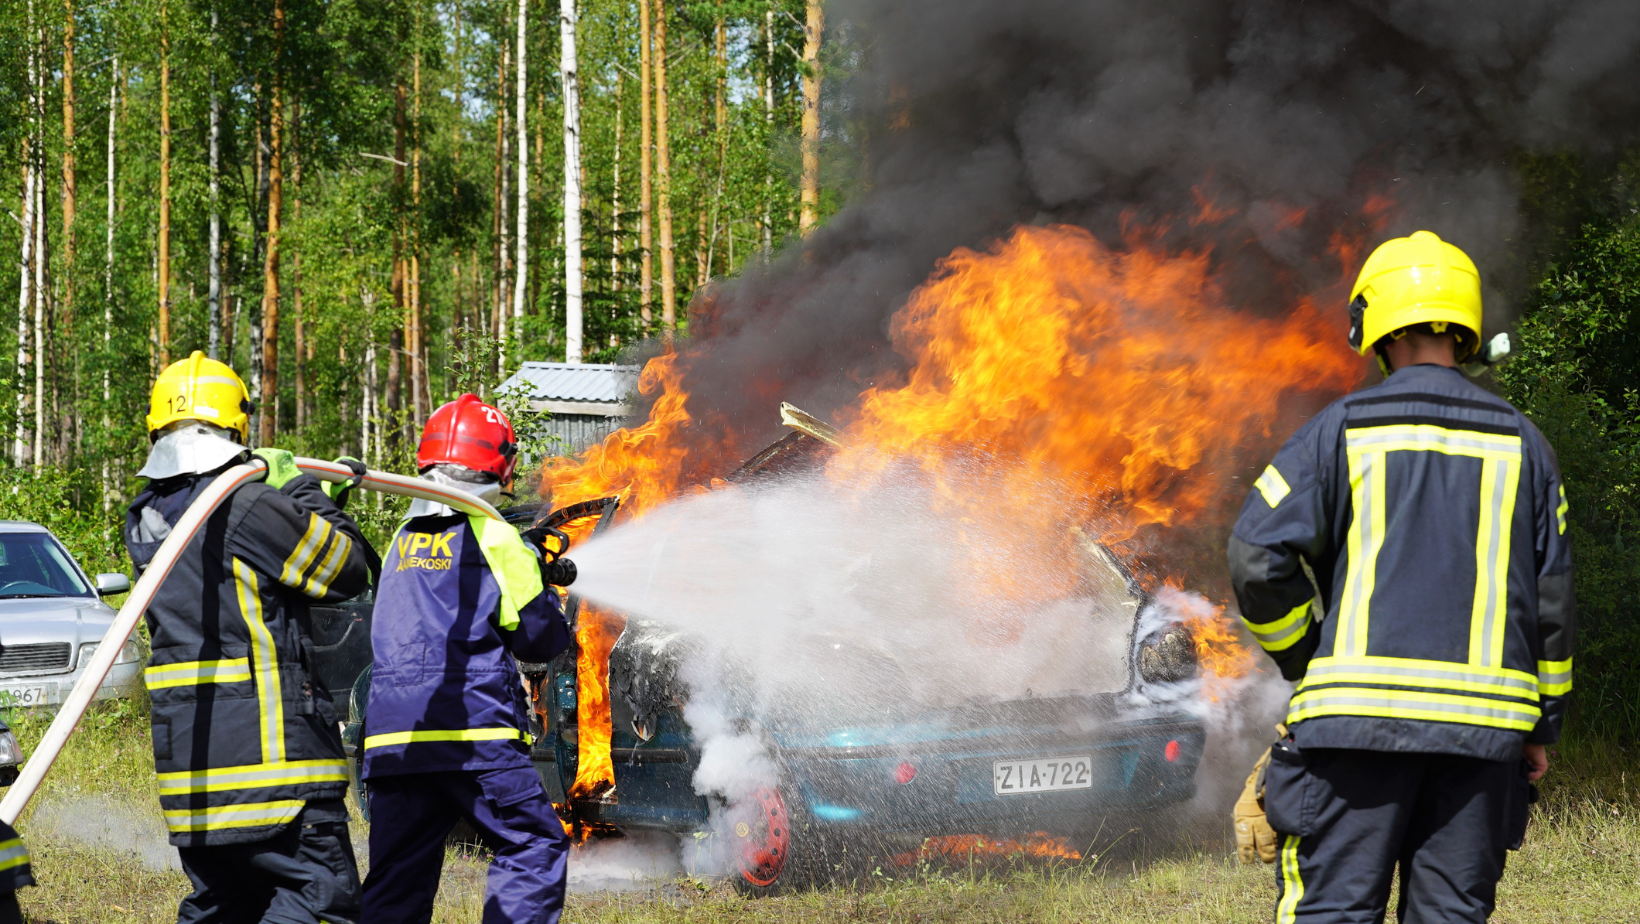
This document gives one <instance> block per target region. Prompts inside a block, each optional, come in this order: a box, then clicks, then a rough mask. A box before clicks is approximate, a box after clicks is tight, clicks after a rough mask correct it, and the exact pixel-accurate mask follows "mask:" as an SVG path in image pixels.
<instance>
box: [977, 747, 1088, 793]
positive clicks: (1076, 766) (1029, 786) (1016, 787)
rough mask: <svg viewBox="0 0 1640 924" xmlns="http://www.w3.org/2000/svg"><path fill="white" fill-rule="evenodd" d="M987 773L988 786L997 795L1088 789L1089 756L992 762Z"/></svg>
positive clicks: (1079, 755) (1076, 755)
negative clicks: (990, 783) (989, 780)
mask: <svg viewBox="0 0 1640 924" xmlns="http://www.w3.org/2000/svg"><path fill="white" fill-rule="evenodd" d="M991 776H992V785H993V786H994V787H995V790H996V794H997V795H999V796H1012V795H1017V794H1019V793H1028V792H1060V791H1062V790H1066V789H1092V788H1093V755H1091V754H1075V755H1072V756H1069V757H1048V758H1043V759H1041V760H998V761H993V762H992V764H991Z"/></svg>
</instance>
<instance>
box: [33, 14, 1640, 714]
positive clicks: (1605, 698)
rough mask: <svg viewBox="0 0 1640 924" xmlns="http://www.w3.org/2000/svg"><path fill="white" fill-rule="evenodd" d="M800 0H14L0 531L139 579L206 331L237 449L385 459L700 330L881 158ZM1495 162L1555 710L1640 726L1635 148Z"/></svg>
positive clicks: (839, 63)
mask: <svg viewBox="0 0 1640 924" xmlns="http://www.w3.org/2000/svg"><path fill="white" fill-rule="evenodd" d="M819 12H820V8H819V4H818V3H808V2H803V0H688V2H673V3H666V2H664V0H581V2H579V3H578V4H577V3H575V2H574V0H560V2H559V3H557V4H548V3H544V2H541V0H522V7H521V6H520V3H519V2H518V0H256V2H248V0H120V2H106V0H105V2H102V3H88V2H85V0H62V2H51V0H5V2H4V3H0V193H3V198H0V254H4V255H6V260H5V266H4V270H3V271H0V306H4V307H5V309H6V312H7V314H9V308H10V306H12V305H16V306H17V312H16V315H15V323H5V324H0V517H3V518H21V519H32V520H36V521H39V522H42V523H45V524H46V525H48V526H50V527H52V528H53V529H54V530H55V531H56V532H57V533H58V534H59V535H60V536H62V537H63V538H64V539H65V540H66V541H68V542H69V544H70V546H71V547H72V548H73V549H74V551H75V552H76V554H79V555H81V556H82V561H83V563H84V564H85V565H86V567H87V568H88V569H91V570H111V571H122V570H125V567H124V565H125V562H124V561H123V560H122V559H121V557H120V545H119V542H118V537H117V532H116V531H115V528H114V527H115V524H117V522H118V518H119V516H120V515H121V513H122V512H123V504H124V502H125V501H126V500H128V499H129V498H130V497H131V496H132V495H133V493H134V491H135V489H136V488H137V487H138V482H137V481H136V480H135V479H134V478H132V477H131V474H130V473H131V472H133V471H135V469H136V468H137V467H138V466H139V465H140V460H141V459H142V457H143V455H144V453H145V448H146V442H147V441H146V427H145V424H144V415H145V413H146V410H147V398H148V391H149V387H150V384H151V382H152V380H153V376H154V374H156V373H157V372H158V370H159V369H160V368H162V367H163V365H164V364H165V363H166V362H168V361H171V360H176V359H181V358H184V357H186V356H187V355H188V352H189V351H191V350H194V349H201V350H205V351H207V352H209V353H211V354H213V355H217V356H219V357H220V358H221V359H222V360H223V361H225V362H229V363H230V364H232V365H233V366H234V367H235V368H236V369H238V370H240V371H241V372H242V373H245V374H246V378H247V381H248V383H249V384H250V387H251V390H252V393H253V396H255V397H256V398H257V399H258V400H257V405H258V406H257V411H256V414H255V416H254V417H253V422H252V441H253V442H256V443H260V444H265V445H279V446H281V447H285V448H290V449H294V450H297V451H299V452H302V453H304V454H311V455H318V456H326V457H328V456H333V455H337V454H340V453H349V454H354V455H358V456H361V457H363V458H366V459H368V460H369V461H370V462H371V463H372V464H373V465H376V466H381V467H386V468H391V469H397V470H405V469H406V468H408V466H407V464H406V463H407V461H408V459H407V458H406V456H407V453H408V452H410V451H411V450H412V448H413V441H414V433H415V432H416V430H417V429H418V428H419V424H420V422H421V421H423V420H425V417H426V415H427V413H429V412H430V411H431V409H432V408H435V407H437V406H438V405H439V404H440V403H442V402H443V401H445V400H448V399H449V398H451V397H454V396H455V395H457V394H460V393H461V392H463V391H469V390H471V391H476V392H479V393H481V394H488V393H489V391H490V390H491V389H492V388H493V386H494V385H495V383H497V382H499V381H500V380H501V379H502V378H504V377H505V375H506V374H507V373H508V372H509V371H510V370H511V369H515V368H516V367H517V365H518V363H519V362H521V361H524V360H564V359H565V358H566V357H572V356H575V354H576V353H577V342H578V344H579V350H578V352H579V358H580V359H582V360H584V361H587V362H608V361H613V360H615V359H617V358H627V359H632V358H635V357H641V356H643V355H647V354H649V353H652V352H653V351H654V350H655V349H657V345H658V344H660V343H663V342H665V341H666V340H668V339H673V338H685V337H687V336H688V323H689V319H688V306H689V305H690V304H691V302H692V301H693V300H694V299H695V298H696V296H697V295H698V294H700V293H702V292H709V291H710V287H711V286H712V285H713V284H714V280H719V279H722V278H724V277H727V276H731V275H733V274H735V273H737V272H738V271H739V270H740V269H742V268H743V267H744V266H746V264H747V263H748V261H763V260H768V259H771V258H772V257H773V255H774V254H775V253H776V252H777V251H779V249H780V248H781V246H782V245H783V244H784V243H785V242H787V241H789V240H791V239H792V238H794V237H796V236H798V235H800V234H801V233H802V232H803V231H804V230H806V229H807V228H809V227H811V226H813V225H814V224H815V223H817V222H821V221H824V220H825V218H826V217H827V216H828V215H830V214H832V213H834V212H835V211H836V210H837V208H838V207H839V205H840V204H841V203H842V202H843V201H845V200H846V199H847V198H848V196H849V193H850V191H851V189H852V187H853V185H854V184H856V183H858V182H860V180H858V179H857V177H860V176H864V175H865V173H866V171H864V170H861V169H859V168H860V166H861V165H859V164H857V163H855V162H854V160H853V158H856V157H857V156H858V155H857V154H855V153H853V152H854V151H855V150H857V149H858V146H856V145H851V143H850V140H849V139H850V137H851V132H853V131H855V130H856V129H855V127H854V126H853V125H852V124H851V122H850V114H849V112H847V111H846V110H845V109H844V108H842V107H841V106H837V105H834V104H831V103H830V101H829V100H828V98H827V97H826V96H825V95H824V94H823V92H822V88H823V87H824V85H825V82H826V81H827V80H830V79H835V78H838V77H841V76H846V74H847V72H848V70H849V65H850V61H851V60H853V58H854V57H855V56H857V55H860V54H864V53H867V52H868V49H866V48H864V47H863V46H862V45H861V44H860V43H859V42H857V41H855V38H854V37H853V36H851V35H849V34H848V32H847V31H846V29H833V30H832V31H831V32H826V31H824V29H823V28H822V22H821V19H820V16H819ZM521 22H522V31H521ZM566 22H567V23H569V24H570V28H569V29H568V30H566V29H565V23H566ZM566 35H568V36H573V39H574V45H575V51H576V54H575V55H574V56H573V59H572V58H571V56H570V55H568V54H567V53H566V52H567V51H568V50H569V47H570V45H569V43H566V42H565V41H564V39H565V37H566ZM822 37H823V39H824V41H823V42H822ZM646 39H647V41H646ZM566 64H568V65H569V67H568V68H567V70H568V71H569V72H571V73H573V74H574V75H575V79H573V80H570V81H566V80H565V71H566V68H565V65H566ZM520 65H522V67H521V66H520ZM566 88H570V89H573V90H574V91H575V92H573V93H569V92H566ZM566 110H567V111H566ZM520 112H522V116H523V117H522V120H520V118H519V114H520ZM805 115H807V118H806V119H805ZM577 151H578V160H579V169H576V170H570V171H566V169H565V164H566V159H568V162H570V163H574V162H575V159H576V157H577ZM1517 171H1518V177H1519V184H1520V189H1521V191H1522V194H1523V197H1522V198H1523V206H1524V209H1525V212H1526V218H1527V224H1528V227H1529V229H1530V233H1529V234H1528V235H1527V236H1526V239H1525V240H1526V243H1524V244H1522V246H1521V248H1520V254H1519V259H1520V260H1521V261H1523V263H1524V264H1525V265H1526V267H1527V272H1525V273H1522V274H1520V277H1521V278H1523V279H1525V280H1527V282H1526V283H1525V286H1524V288H1523V289H1522V290H1520V291H1516V292H1511V293H1507V295H1508V296H1509V297H1510V298H1511V299H1512V300H1513V302H1514V303H1515V304H1517V305H1519V306H1520V309H1521V315H1520V319H1519V320H1518V322H1517V323H1516V326H1515V329H1514V337H1515V344H1516V356H1515V358H1514V359H1513V360H1512V361H1511V362H1510V363H1509V364H1508V365H1506V366H1504V367H1502V368H1501V370H1500V371H1499V372H1498V373H1497V374H1496V375H1495V377H1488V378H1487V379H1485V380H1483V384H1486V385H1487V386H1488V387H1492V388H1495V389H1496V390H1498V391H1499V392H1500V393H1501V394H1503V395H1504V396H1505V397H1508V398H1509V399H1510V400H1512V401H1515V402H1516V403H1517V404H1519V405H1520V406H1522V407H1523V408H1524V409H1525V410H1526V411H1527V412H1528V414H1529V415H1531V416H1532V418H1533V419H1534V420H1535V421H1536V422H1537V423H1538V425H1539V426H1540V427H1541V428H1542V429H1543V430H1544V432H1545V434H1546V435H1547V436H1548V437H1549V439H1550V441H1551V443H1552V444H1553V445H1554V446H1555V448H1556V449H1557V451H1558V452H1559V454H1560V462H1561V466H1562V469H1563V472H1564V475H1565V479H1566V483H1567V488H1568V498H1569V500H1570V513H1569V530H1570V532H1571V535H1572V536H1573V542H1574V549H1575V553H1576V556H1577V567H1578V573H1577V592H1578V597H1579V605H1580V620H1581V625H1580V644H1579V651H1578V663H1579V668H1578V681H1577V687H1576V689H1575V690H1574V693H1573V698H1574V710H1575V711H1574V716H1575V721H1574V727H1575V728H1576V729H1578V731H1579V732H1580V733H1586V734H1592V735H1597V736H1600V737H1603V738H1607V739H1610V740H1612V741H1614V742H1616V743H1618V744H1619V745H1620V746H1630V745H1634V744H1640V658H1635V657H1634V656H1633V653H1634V652H1635V651H1636V650H1640V605H1637V603H1636V601H1635V595H1634V593H1633V588H1634V587H1636V586H1640V491H1637V485H1640V361H1637V359H1636V356H1635V349H1636V347H1637V346H1640V317H1636V316H1635V312H1636V310H1637V309H1640V155H1635V154H1633V153H1630V154H1629V155H1627V156H1617V157H1608V158H1606V159H1603V160H1599V161H1591V160H1587V159H1583V158H1579V157H1573V156H1570V155H1565V156H1557V155H1547V156H1539V155H1525V154H1522V155H1521V156H1520V157H1519V158H1518V160H1517ZM566 219H568V220H566ZM577 225H579V230H577ZM577 239H579V241H580V247H579V266H580V272H579V273H576V272H574V271H573V267H574V266H575V264H576V260H577V254H576V250H577V248H575V247H574V246H573V242H574V241H575V240H577ZM576 280H579V285H577V284H576ZM0 317H4V315H0ZM577 317H578V318H579V321H578V322H577V320H576V319H577ZM8 320H9V319H8ZM577 326H579V328H580V336H579V338H578V340H577V338H576V328H577ZM360 512H361V513H362V514H363V516H364V517H365V518H366V519H367V520H368V519H379V520H380V521H381V522H379V523H372V524H369V525H371V526H372V527H373V528H374V529H377V530H379V529H382V528H385V527H386V525H387V523H388V521H389V520H390V519H391V511H390V510H389V509H386V508H381V507H377V508H375V509H369V508H366V509H364V510H361V511H360Z"/></svg>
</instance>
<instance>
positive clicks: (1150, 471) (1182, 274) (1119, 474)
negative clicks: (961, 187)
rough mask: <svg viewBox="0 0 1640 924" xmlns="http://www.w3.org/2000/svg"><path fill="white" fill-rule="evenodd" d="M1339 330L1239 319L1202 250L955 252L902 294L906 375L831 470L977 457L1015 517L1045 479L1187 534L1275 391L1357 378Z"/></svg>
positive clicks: (862, 415)
mask: <svg viewBox="0 0 1640 924" xmlns="http://www.w3.org/2000/svg"><path fill="white" fill-rule="evenodd" d="M1340 323H1341V318H1334V319H1327V318H1324V317H1323V316H1322V314H1321V312H1320V311H1319V310H1317V308H1316V307H1315V305H1314V304H1313V303H1311V302H1309V301H1308V300H1305V301H1302V302H1300V303H1299V304H1298V305H1297V306H1295V307H1294V308H1292V309H1291V311H1289V312H1288V313H1287V314H1286V316H1285V317H1283V318H1281V319H1270V318H1266V317H1261V316H1259V315H1256V314H1254V313H1252V312H1249V311H1243V310H1237V309H1235V308H1232V307H1231V306H1229V305H1228V304H1227V302H1226V298H1225V295H1224V293H1223V291H1222V289H1221V288H1220V286H1219V285H1218V283H1217V282H1216V280H1215V278H1214V276H1213V273H1212V271H1211V267H1210V265H1209V261H1208V255H1207V254H1205V253H1193V252H1186V253H1182V254H1178V255H1169V254H1167V253H1165V252H1163V251H1162V250H1160V249H1159V248H1158V247H1156V246H1154V245H1151V244H1149V243H1147V242H1144V241H1139V240H1130V242H1129V250H1128V251H1126V252H1117V251H1112V250H1110V249H1108V248H1106V247H1105V246H1104V245H1103V244H1101V243H1100V242H1099V241H1098V240H1097V239H1096V238H1094V236H1093V235H1092V234H1090V233H1089V232H1087V231H1085V230H1083V229H1081V228H1073V227H1067V226H1054V227H1047V228H1034V227H1022V228H1019V229H1018V230H1016V231H1015V232H1014V234H1013V236H1012V237H1010V238H1008V239H1007V240H1005V241H1001V242H999V243H997V244H995V245H993V246H992V247H991V248H990V249H989V250H988V251H986V252H980V251H974V250H969V249H967V248H961V249H959V250H957V251H956V252H955V253H953V254H952V255H951V256H949V257H947V258H946V259H945V260H943V261H941V263H940V266H939V268H938V270H937V271H936V273H935V275H934V277H933V278H932V279H931V280H930V281H929V282H928V283H927V284H925V285H924V286H923V287H922V288H920V289H918V290H917V291H916V292H914V293H913V294H912V296H911V298H910V301H909V302H908V303H907V305H906V307H905V309H904V310H902V311H901V312H900V313H899V314H898V315H896V317H895V320H894V323H893V328H892V330H893V336H894V342H895V346H896V348H897V349H899V350H900V351H901V352H902V353H904V354H905V355H907V356H908V357H910V358H911V359H912V360H913V363H914V365H913V367H912V369H911V371H910V372H909V374H908V376H907V380H906V381H905V383H904V384H903V385H901V386H899V387H897V388H886V389H879V388H873V389H869V390H867V391H866V392H865V393H864V394H863V395H862V396H861V401H860V405H859V407H858V409H857V410H856V411H855V412H854V413H853V414H852V415H851V419H850V420H849V421H848V425H847V427H846V434H847V436H848V438H849V443H848V447H847V448H846V449H845V450H844V451H843V452H842V453H840V454H839V455H838V456H837V457H836V458H835V459H834V460H833V462H832V464H831V471H832V472H833V473H834V474H837V475H840V476H842V477H845V478H849V479H853V478H858V477H861V476H869V475H871V474H873V473H874V472H876V471H879V470H881V468H882V467H883V466H884V465H885V464H886V461H887V460H892V459H910V460H914V461H916V462H917V463H918V464H919V465H921V466H922V467H923V468H924V469H926V470H928V471H930V472H936V473H938V472H941V471H948V470H950V469H951V463H952V461H953V460H954V459H956V458H960V457H962V456H965V455H972V453H973V451H974V450H975V449H979V450H982V451H983V452H985V453H986V454H987V455H988V456H990V457H993V458H996V459H999V460H1003V463H1004V464H1005V465H1006V467H1007V469H1008V472H1007V482H1008V484H1007V490H1006V491H1004V492H1001V495H1000V496H1001V497H1004V498H1006V497H1014V498H1020V499H1022V502H1023V504H1024V506H1026V507H1036V506H1037V505H1038V504H1039V502H1040V501H1042V500H1043V498H1042V497H1041V490H1040V488H1039V487H1038V486H1039V485H1042V484H1044V483H1048V484H1052V485H1053V486H1054V491H1055V492H1056V497H1055V499H1054V502H1055V506H1056V507H1062V506H1063V505H1066V504H1069V505H1072V506H1079V507H1081V508H1082V509H1081V510H1080V511H1079V512H1080V513H1081V514H1082V516H1081V517H1079V518H1078V519H1081V520H1082V521H1084V522H1088V521H1105V522H1108V521H1109V517H1108V516H1107V513H1110V512H1114V513H1116V514H1117V517H1118V521H1119V525H1120V526H1122V527H1125V529H1123V530H1117V532H1131V530H1132V529H1134V528H1137V527H1139V526H1143V525H1148V524H1160V525H1169V524H1174V523H1178V522H1182V521H1189V520H1192V519H1195V518H1197V517H1199V516H1200V515H1201V514H1202V513H1204V512H1206V511H1207V510H1209V508H1210V507H1211V506H1212V504H1213V502H1214V501H1215V500H1217V499H1218V498H1219V497H1221V496H1222V495H1223V494H1224V493H1225V492H1226V489H1227V488H1229V487H1230V476H1231V475H1232V474H1233V473H1234V472H1235V471H1236V466H1235V465H1234V464H1233V459H1232V458H1231V457H1230V451H1231V450H1233V449H1234V448H1236V447H1238V446H1242V445H1245V444H1246V443H1247V442H1249V441H1250V440H1251V439H1253V438H1267V437H1269V436H1271V426H1272V424H1274V423H1275V422H1276V420H1277V418H1278V415H1279V412H1280V409H1281V400H1282V398H1283V397H1284V396H1286V395H1287V394H1289V393H1291V392H1297V391H1310V392H1321V393H1324V394H1329V395H1331V394H1339V393H1342V392H1344V391H1346V390H1347V389H1349V388H1350V387H1351V386H1353V385H1354V384H1355V383H1356V382H1357V381H1359V380H1360V378H1361V375H1362V368H1363V367H1362V364H1361V362H1360V361H1359V359H1358V358H1357V357H1356V356H1355V355H1354V354H1353V353H1352V352H1351V351H1350V350H1349V348H1348V347H1347V346H1345V344H1344V343H1343V336H1342V333H1343V332H1342V330H1341V329H1339V328H1340ZM1066 492H1068V496H1066ZM951 493H952V495H953V496H957V495H960V494H962V493H964V492H962V491H957V490H955V487H954V486H953V490H952V492H951ZM1016 506H1019V504H1018V503H1016ZM1037 519H1040V518H1037Z"/></svg>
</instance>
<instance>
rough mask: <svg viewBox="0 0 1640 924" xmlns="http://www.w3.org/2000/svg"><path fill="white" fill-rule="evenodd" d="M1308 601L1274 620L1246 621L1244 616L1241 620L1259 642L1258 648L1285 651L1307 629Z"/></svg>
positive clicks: (1308, 616)
mask: <svg viewBox="0 0 1640 924" xmlns="http://www.w3.org/2000/svg"><path fill="white" fill-rule="evenodd" d="M1310 603H1311V601H1309V600H1305V601H1304V602H1303V603H1302V604H1299V605H1298V606H1295V607H1293V609H1292V611H1291V612H1289V613H1288V614H1287V615H1285V616H1283V617H1281V618H1280V619H1277V620H1276V621H1275V622H1263V623H1260V622H1247V619H1246V618H1245V617H1243V618H1242V622H1243V623H1246V625H1247V629H1248V631H1250V632H1252V633H1253V639H1254V640H1255V641H1257V642H1258V643H1259V647H1260V648H1263V649H1264V650H1265V651H1285V650H1287V649H1288V648H1291V647H1293V645H1294V644H1296V643H1297V642H1298V640H1299V639H1301V638H1303V637H1304V633H1305V632H1308V631H1309V629H1310V621H1311V616H1310Z"/></svg>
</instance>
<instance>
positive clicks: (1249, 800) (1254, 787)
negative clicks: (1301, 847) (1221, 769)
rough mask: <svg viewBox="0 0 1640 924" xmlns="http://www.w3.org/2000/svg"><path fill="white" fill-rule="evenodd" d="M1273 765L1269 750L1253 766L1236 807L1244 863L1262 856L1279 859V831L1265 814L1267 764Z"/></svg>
mask: <svg viewBox="0 0 1640 924" xmlns="http://www.w3.org/2000/svg"><path fill="white" fill-rule="evenodd" d="M1269 765H1270V752H1269V751H1268V750H1266V751H1265V752H1264V756H1263V757H1260V758H1259V759H1258V763H1257V764H1255V765H1254V766H1253V772H1252V773H1250V774H1248V776H1247V785H1246V786H1245V787H1244V788H1243V789H1242V791H1241V798H1239V799H1237V800H1236V807H1235V809H1233V810H1232V815H1233V817H1234V819H1235V823H1236V825H1235V827H1236V853H1237V854H1239V855H1240V856H1241V862H1243V863H1253V862H1256V861H1259V860H1262V861H1264V862H1265V863H1274V862H1276V856H1277V853H1278V851H1277V847H1276V843H1277V837H1276V832H1275V829H1274V828H1272V827H1270V821H1269V819H1267V818H1265V817H1264V768H1265V767H1268V766H1269Z"/></svg>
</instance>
